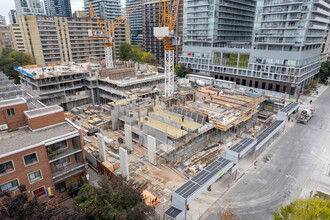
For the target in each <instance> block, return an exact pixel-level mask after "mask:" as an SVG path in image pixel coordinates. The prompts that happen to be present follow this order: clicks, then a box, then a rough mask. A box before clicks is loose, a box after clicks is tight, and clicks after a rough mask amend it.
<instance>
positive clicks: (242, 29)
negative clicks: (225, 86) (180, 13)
mask: <svg viewBox="0 0 330 220" xmlns="http://www.w3.org/2000/svg"><path fill="white" fill-rule="evenodd" d="M212 1H213V0H210V1H209V2H210V3H213V2H212ZM200 2H202V1H197V0H192V1H190V0H185V10H184V14H185V16H184V17H187V18H186V19H187V21H185V22H184V24H185V25H184V36H185V37H184V47H183V55H182V56H181V62H182V63H184V64H186V65H189V66H191V68H192V69H193V72H194V73H197V74H204V75H211V76H214V77H215V78H219V79H224V80H231V81H235V82H236V83H237V84H241V85H244V86H250V87H256V88H260V89H265V90H273V91H277V92H283V93H285V92H286V93H290V94H295V93H296V92H297V88H300V89H301V90H302V89H303V88H304V86H305V85H308V84H310V83H311V81H312V79H313V77H314V75H315V74H317V73H318V72H319V68H320V52H321V48H322V45H323V44H324V41H325V37H326V34H327V32H326V30H327V27H328V24H329V17H330V5H329V2H330V1H329V0H257V1H243V0H233V1H226V0H224V1H221V0H216V1H215V3H213V4H209V5H203V6H200V7H203V8H201V9H199V10H198V11H197V10H195V11H192V9H190V7H189V5H199V4H200ZM203 2H204V1H203ZM186 3H187V4H186ZM189 3H190V4H189ZM205 3H206V2H205ZM228 5H230V6H231V7H229V6H228ZM252 5H254V7H253V6H252ZM248 6H251V7H248ZM226 7H229V9H225V8H226ZM186 8H187V10H186ZM203 10H205V11H203ZM239 10H243V11H239ZM250 10H251V13H250ZM191 13H193V14H194V15H195V16H196V15H199V16H198V17H197V16H196V18H195V17H193V16H194V15H191ZM200 13H204V14H203V15H204V16H205V18H203V17H202V16H201V15H200ZM207 15H209V16H207ZM213 15H215V16H213ZM212 16H213V17H212ZM189 17H190V18H191V20H190V19H189ZM201 19H204V20H201ZM195 20H198V22H203V23H198V22H197V21H196V22H194V24H191V23H192V21H195ZM188 21H189V22H188ZM190 34H194V35H192V36H190ZM198 35H199V36H198ZM227 35H228V36H227ZM201 47H203V49H201ZM201 51H203V52H201Z"/></svg>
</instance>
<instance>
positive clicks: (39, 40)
mask: <svg viewBox="0 0 330 220" xmlns="http://www.w3.org/2000/svg"><path fill="white" fill-rule="evenodd" d="M75 15H76V17H74V18H66V17H49V16H35V15H22V16H19V17H18V21H19V25H20V29H21V31H22V36H23V41H24V45H25V49H26V52H27V53H29V54H31V55H32V56H33V57H34V58H35V60H36V64H38V65H41V66H45V65H48V64H52V63H60V62H65V63H68V62H77V63H84V62H88V61H89V60H90V59H91V58H95V57H96V58H99V59H100V60H103V59H104V44H103V41H102V40H98V39H89V38H88V30H90V29H91V27H92V26H93V28H95V27H96V26H97V21H96V19H93V20H91V19H90V18H89V17H87V14H86V13H77V14H75ZM110 22H111V21H108V22H106V23H104V25H105V26H110V24H111V23H110ZM94 30H95V29H94ZM96 30H98V29H96ZM114 36H116V37H114ZM113 37H114V47H115V48H116V49H115V53H116V58H119V54H118V49H119V46H120V44H121V43H122V42H128V43H130V41H131V40H130V24H129V21H126V22H124V23H123V24H122V25H120V26H119V27H118V28H117V29H116V31H115V32H114V33H113Z"/></svg>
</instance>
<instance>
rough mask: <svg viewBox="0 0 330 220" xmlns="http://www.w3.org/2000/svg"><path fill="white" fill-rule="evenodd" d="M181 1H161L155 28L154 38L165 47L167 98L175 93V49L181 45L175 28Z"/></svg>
mask: <svg viewBox="0 0 330 220" xmlns="http://www.w3.org/2000/svg"><path fill="white" fill-rule="evenodd" d="M179 3H180V0H170V1H169V0H159V23H158V27H154V36H155V37H156V38H157V39H159V40H162V41H163V42H164V46H165V58H164V61H165V62H164V65H165V97H166V98H168V97H170V96H172V95H173V93H174V49H175V46H177V45H179V44H180V39H179V38H178V37H176V36H175V34H174V28H175V23H176V17H177V14H178V10H179Z"/></svg>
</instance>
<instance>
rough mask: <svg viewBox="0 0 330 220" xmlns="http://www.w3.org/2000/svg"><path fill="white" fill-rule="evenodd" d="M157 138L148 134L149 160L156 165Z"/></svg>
mask: <svg viewBox="0 0 330 220" xmlns="http://www.w3.org/2000/svg"><path fill="white" fill-rule="evenodd" d="M156 150H157V148H156V139H155V138H154V137H152V136H150V135H148V161H149V162H150V163H151V164H154V165H156Z"/></svg>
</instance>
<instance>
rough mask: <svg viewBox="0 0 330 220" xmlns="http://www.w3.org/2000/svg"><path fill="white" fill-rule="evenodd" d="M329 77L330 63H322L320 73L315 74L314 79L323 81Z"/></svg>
mask: <svg viewBox="0 0 330 220" xmlns="http://www.w3.org/2000/svg"><path fill="white" fill-rule="evenodd" d="M329 76H330V62H327V63H322V64H321V68H320V72H319V73H318V74H316V77H317V78H319V79H321V80H323V79H325V78H327V77H329Z"/></svg>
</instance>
